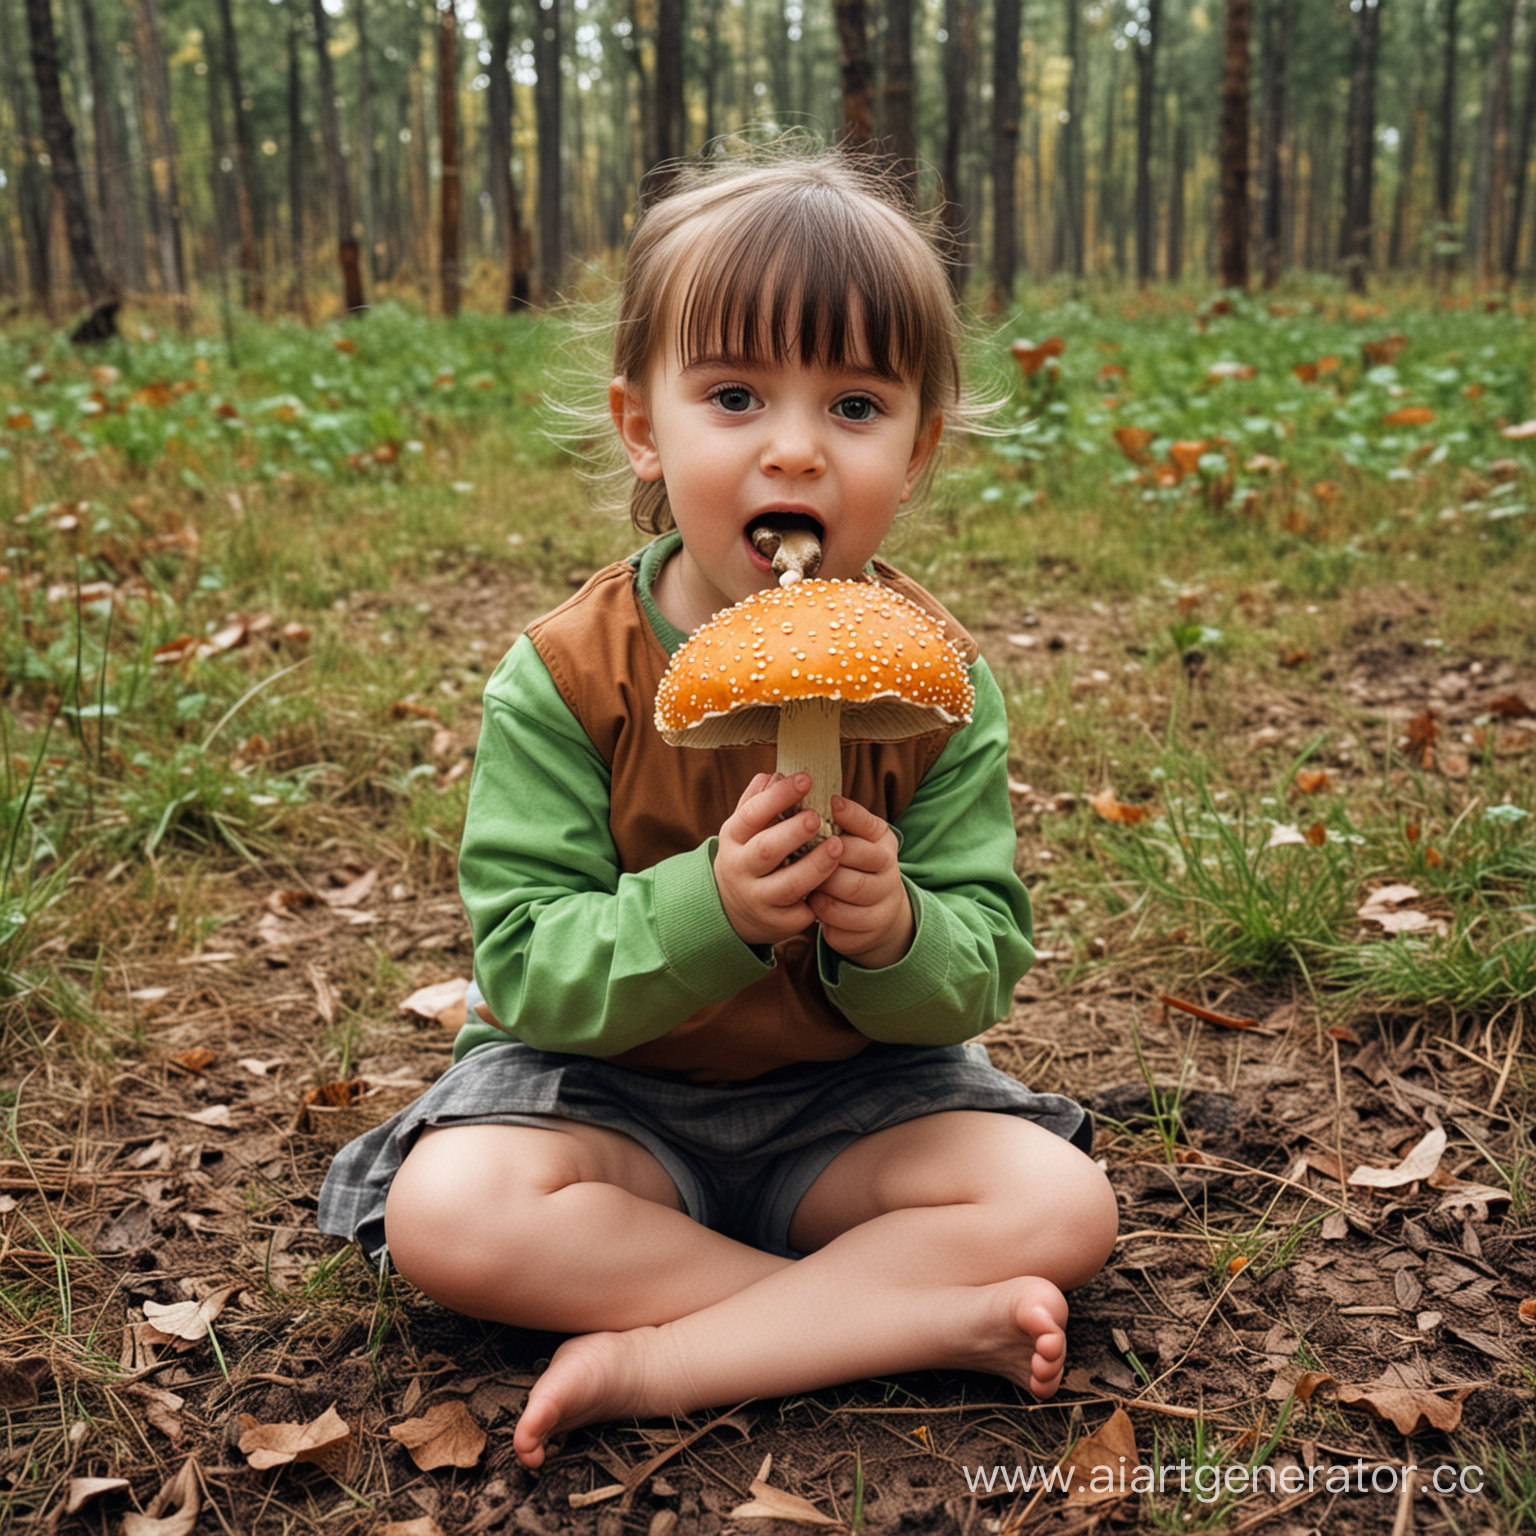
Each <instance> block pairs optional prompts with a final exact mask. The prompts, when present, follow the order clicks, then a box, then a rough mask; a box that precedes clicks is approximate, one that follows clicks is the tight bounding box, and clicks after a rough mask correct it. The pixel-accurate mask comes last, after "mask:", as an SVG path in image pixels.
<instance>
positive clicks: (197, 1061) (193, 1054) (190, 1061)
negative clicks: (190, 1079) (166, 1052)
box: [170, 1045, 218, 1072]
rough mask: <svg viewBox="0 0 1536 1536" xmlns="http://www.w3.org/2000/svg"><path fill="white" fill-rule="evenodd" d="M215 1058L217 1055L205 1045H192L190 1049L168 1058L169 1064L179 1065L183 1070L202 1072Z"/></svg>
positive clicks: (216, 1058)
mask: <svg viewBox="0 0 1536 1536" xmlns="http://www.w3.org/2000/svg"><path fill="white" fill-rule="evenodd" d="M217 1060H218V1057H217V1056H215V1055H214V1054H213V1052H212V1051H210V1050H209V1049H208V1047H207V1046H206V1045H197V1046H193V1048H192V1049H191V1050H190V1051H182V1052H180V1053H179V1054H178V1055H175V1056H172V1057H171V1058H170V1061H171V1065H172V1066H175V1067H180V1068H181V1069H182V1070H183V1071H184V1072H204V1071H206V1070H207V1069H208V1068H209V1067H211V1066H212V1065H213V1064H214V1062H215V1061H217Z"/></svg>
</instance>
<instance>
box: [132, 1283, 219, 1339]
mask: <svg viewBox="0 0 1536 1536" xmlns="http://www.w3.org/2000/svg"><path fill="white" fill-rule="evenodd" d="M239 1289H240V1287H239V1286H237V1285H226V1286H225V1287H224V1288H223V1289H222V1290H219V1291H215V1292H214V1293H213V1294H212V1295H211V1296H205V1297H204V1298H203V1299H202V1300H201V1301H173V1302H168V1303H162V1302H158V1301H146V1302H145V1303H144V1316H145V1317H147V1318H148V1319H149V1321H150V1322H151V1323H152V1324H153V1325H154V1327H155V1328H156V1329H157V1330H158V1331H159V1332H160V1333H163V1334H166V1335H167V1336H168V1337H170V1338H173V1339H186V1340H188V1341H189V1342H190V1343H194V1344H195V1343H196V1342H197V1341H198V1340H199V1339H205V1338H207V1337H208V1325H209V1324H210V1323H212V1322H213V1321H214V1320H215V1319H216V1318H217V1317H218V1315H219V1314H220V1313H221V1312H222V1311H223V1310H224V1308H225V1306H226V1305H227V1304H228V1302H229V1298H230V1297H231V1296H233V1295H234V1294H235V1292H236V1291H237V1290H239Z"/></svg>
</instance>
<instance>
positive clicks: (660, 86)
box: [656, 0, 688, 180]
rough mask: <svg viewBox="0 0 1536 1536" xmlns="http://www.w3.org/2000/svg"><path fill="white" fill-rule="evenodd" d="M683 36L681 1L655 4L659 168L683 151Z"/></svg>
mask: <svg viewBox="0 0 1536 1536" xmlns="http://www.w3.org/2000/svg"><path fill="white" fill-rule="evenodd" d="M687 36H688V14H687V6H686V4H685V3H684V0H657V6H656V159H657V162H658V163H660V164H662V165H669V166H670V165H671V164H672V162H674V161H676V160H678V159H680V158H681V157H682V155H683V154H684V153H685V152H686V150H687V145H686V144H685V143H684V131H685V127H686V122H687V112H686V107H685V104H684V100H683V62H684V50H685V48H686V39H687ZM668 179H669V180H670V179H671V177H670V176H669V177H668Z"/></svg>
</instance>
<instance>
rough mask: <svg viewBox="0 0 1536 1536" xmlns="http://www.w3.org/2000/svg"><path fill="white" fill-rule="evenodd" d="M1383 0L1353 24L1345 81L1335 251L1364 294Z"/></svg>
mask: <svg viewBox="0 0 1536 1536" xmlns="http://www.w3.org/2000/svg"><path fill="white" fill-rule="evenodd" d="M1385 4H1386V0H1365V3H1364V4H1363V5H1362V7H1361V10H1360V12H1359V17H1358V20H1357V21H1356V24H1355V70H1354V74H1353V76H1352V77H1351V79H1350V82H1349V130H1348V144H1347V151H1346V155H1345V161H1344V218H1343V222H1342V225H1341V228H1340V232H1339V254H1340V256H1341V257H1342V259H1343V262H1344V268H1345V273H1346V275H1347V277H1348V280H1349V287H1350V291H1351V292H1352V293H1364V292H1365V289H1366V276H1367V273H1368V272H1369V270H1370V266H1371V236H1372V228H1371V202H1372V187H1373V176H1374V170H1375V164H1376V55H1377V42H1378V39H1379V37H1380V34H1381V11H1382V7H1383V6H1384V5H1385Z"/></svg>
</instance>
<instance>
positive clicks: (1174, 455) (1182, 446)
mask: <svg viewBox="0 0 1536 1536" xmlns="http://www.w3.org/2000/svg"><path fill="white" fill-rule="evenodd" d="M1209 447H1210V444H1209V443H1207V442H1206V441H1204V439H1200V440H1199V441H1196V442H1178V443H1170V444H1169V445H1168V460H1169V462H1170V463H1171V464H1172V465H1173V467H1174V468H1175V469H1176V470H1177V471H1178V472H1179V474H1180V475H1192V474H1194V472H1195V471H1196V470H1197V469H1198V468H1199V467H1200V460H1201V457H1202V456H1203V455H1204V453H1205V451H1206V449H1207V448H1209Z"/></svg>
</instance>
